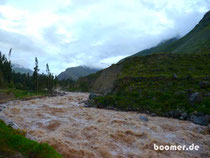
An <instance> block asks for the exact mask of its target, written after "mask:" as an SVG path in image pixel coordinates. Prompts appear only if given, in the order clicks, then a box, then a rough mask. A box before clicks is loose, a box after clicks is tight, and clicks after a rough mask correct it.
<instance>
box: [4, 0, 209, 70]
mask: <svg viewBox="0 0 210 158" xmlns="http://www.w3.org/2000/svg"><path fill="white" fill-rule="evenodd" d="M209 9H210V0H0V51H2V52H3V53H5V54H7V53H8V51H9V49H10V48H13V52H12V58H11V59H12V62H13V63H17V64H20V65H22V66H24V67H28V68H31V69H33V67H34V58H35V57H38V59H39V65H40V68H41V72H43V71H44V70H45V65H46V63H49V65H50V69H51V71H52V72H53V73H54V74H58V73H60V72H61V71H63V70H65V69H66V68H67V67H72V66H78V65H87V66H90V67H98V68H105V67H108V66H109V65H111V64H112V63H116V62H117V61H119V60H120V59H122V58H124V57H126V56H129V55H132V54H134V53H136V52H138V51H141V50H143V49H145V48H149V47H152V46H155V45H156V44H158V43H159V42H161V41H162V40H166V39H168V38H171V37H174V36H177V35H180V36H183V35H185V34H186V33H187V32H188V31H190V30H191V29H192V28H193V27H194V26H195V25H196V24H197V23H198V22H199V20H200V19H201V18H202V17H203V15H204V14H205V12H207V11H208V10H209Z"/></svg>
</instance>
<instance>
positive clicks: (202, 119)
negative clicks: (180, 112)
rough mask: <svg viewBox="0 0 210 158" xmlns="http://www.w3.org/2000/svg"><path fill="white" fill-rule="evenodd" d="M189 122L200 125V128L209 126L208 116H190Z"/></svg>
mask: <svg viewBox="0 0 210 158" xmlns="http://www.w3.org/2000/svg"><path fill="white" fill-rule="evenodd" d="M191 121H192V122H193V123H195V124H198V125H201V126H207V125H208V124H209V116H208V115H206V116H196V115H192V116H191Z"/></svg>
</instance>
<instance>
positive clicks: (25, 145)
mask: <svg viewBox="0 0 210 158" xmlns="http://www.w3.org/2000/svg"><path fill="white" fill-rule="evenodd" d="M24 135H25V132H22V131H19V130H14V129H12V128H11V127H9V126H6V125H5V124H4V123H3V122H2V121H0V153H1V154H2V153H3V154H4V153H5V154H6V155H15V154H16V153H21V155H23V156H24V157H28V158H61V157H62V156H61V155H60V154H59V153H57V152H56V151H55V150H54V149H53V148H52V147H51V146H49V145H48V144H47V143H41V144H39V143H37V142H35V141H33V140H29V139H27V138H25V137H24Z"/></svg>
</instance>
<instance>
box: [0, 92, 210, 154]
mask: <svg viewBox="0 0 210 158" xmlns="http://www.w3.org/2000/svg"><path fill="white" fill-rule="evenodd" d="M87 98H88V94H87V93H68V95H66V96H57V97H51V98H42V99H33V100H29V101H13V102H10V103H9V105H8V106H7V108H5V109H4V110H3V111H2V115H4V116H5V117H7V118H9V119H11V120H12V121H14V122H15V123H16V124H17V125H18V126H19V127H20V128H21V129H24V130H25V131H27V133H28V134H29V135H31V136H32V137H33V138H34V139H36V140H37V141H39V142H48V143H49V144H50V145H52V146H53V147H55V148H56V150H57V151H58V152H60V153H62V154H63V155H64V157H71V158H72V157H73V158H74V157H75V158H80V157H81V158H83V157H86V158H94V157H97V158H100V157H101V158H102V157H103V158H106V157H107V158H112V157H119V158H121V157H130V158H137V157H187V158H188V157H210V152H209V151H210V135H209V129H207V127H201V126H198V125H195V124H193V123H191V122H187V121H179V120H175V119H168V118H161V117H150V116H147V115H146V114H137V113H135V112H117V111H111V110H104V109H95V108H85V107H84V104H83V103H82V102H83V101H85V100H87ZM140 115H142V116H146V117H147V118H148V119H149V121H147V122H144V121H142V120H140V119H139V116H140ZM154 143H156V144H159V145H169V144H180V145H188V144H192V143H194V144H196V145H200V148H201V149H200V150H199V151H196V152H195V151H193V152H189V151H179V152H175V151H158V152H157V151H154V150H153V144H154Z"/></svg>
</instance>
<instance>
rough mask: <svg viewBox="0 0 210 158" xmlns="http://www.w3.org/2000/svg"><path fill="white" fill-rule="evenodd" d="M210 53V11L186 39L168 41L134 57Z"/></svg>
mask: <svg viewBox="0 0 210 158" xmlns="http://www.w3.org/2000/svg"><path fill="white" fill-rule="evenodd" d="M204 51H206V52H210V11H208V12H207V13H206V14H205V15H204V17H203V19H202V20H201V21H200V22H199V23H198V24H197V25H196V26H195V27H194V28H193V29H192V30H191V31H190V32H189V33H188V34H186V35H185V36H184V37H182V38H181V39H179V40H178V38H172V39H169V40H166V41H164V42H162V43H160V44H159V45H157V46H156V47H152V48H150V49H146V50H143V51H140V52H138V53H136V54H134V55H132V56H131V57H133V56H144V55H149V54H153V53H160V52H172V53H197V52H204Z"/></svg>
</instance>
